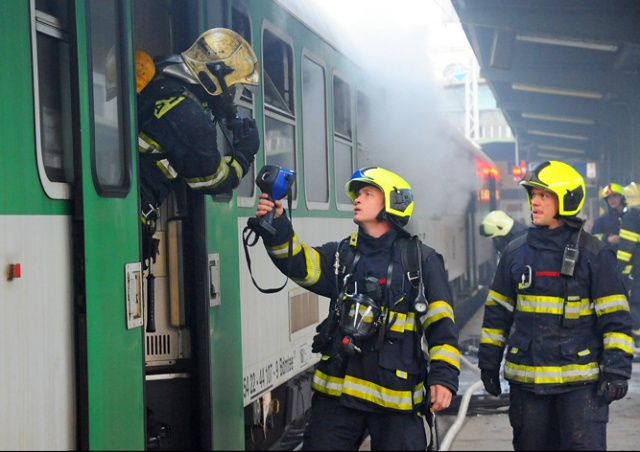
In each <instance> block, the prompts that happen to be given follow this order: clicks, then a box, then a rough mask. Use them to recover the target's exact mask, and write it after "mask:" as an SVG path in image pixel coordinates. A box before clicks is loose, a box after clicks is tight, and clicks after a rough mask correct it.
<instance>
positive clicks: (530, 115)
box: [522, 112, 596, 126]
mask: <svg viewBox="0 0 640 452" xmlns="http://www.w3.org/2000/svg"><path fill="white" fill-rule="evenodd" d="M522 117H523V118H528V119H540V120H543V121H558V122H570V123H572V124H587V125H590V126H592V125H594V124H595V123H596V122H595V121H594V120H593V119H587V118H577V117H569V116H556V115H544V114H540V113H527V112H523V113H522Z"/></svg>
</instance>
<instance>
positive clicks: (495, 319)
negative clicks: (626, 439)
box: [478, 160, 633, 450]
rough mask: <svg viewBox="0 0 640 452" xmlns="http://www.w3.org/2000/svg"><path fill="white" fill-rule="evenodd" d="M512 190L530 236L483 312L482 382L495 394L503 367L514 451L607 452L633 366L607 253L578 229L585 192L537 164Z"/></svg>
mask: <svg viewBox="0 0 640 452" xmlns="http://www.w3.org/2000/svg"><path fill="white" fill-rule="evenodd" d="M520 185H521V186H522V187H523V188H524V189H525V190H526V192H527V197H528V200H529V206H530V208H531V219H532V227H531V228H529V230H528V232H527V234H526V235H523V236H521V237H519V238H518V239H516V240H514V241H513V242H511V243H510V244H509V245H508V246H507V247H506V249H505V250H504V253H503V254H502V257H501V258H500V260H499V262H498V268H497V270H496V273H495V276H494V279H493V282H492V284H491V288H490V290H489V294H488V296H487V300H486V303H485V308H484V319H483V322H482V330H481V338H480V347H479V350H478V367H479V368H480V370H481V379H482V382H483V383H484V387H485V389H486V391H487V392H488V393H489V394H491V395H494V396H498V395H500V394H501V392H502V386H501V383H500V369H501V364H502V362H503V359H504V378H505V380H507V381H508V383H509V392H510V394H509V401H510V403H509V420H510V423H511V427H512V430H513V446H514V449H515V450H576V449H589V450H606V449H607V444H606V429H607V419H608V418H609V404H610V403H611V402H612V401H614V400H618V399H621V398H622V397H624V396H625V395H626V393H627V389H628V383H627V380H628V379H629V377H630V376H631V365H632V358H633V343H632V339H631V315H630V314H629V303H628V302H627V298H626V296H625V290H624V285H623V282H622V277H621V276H620V272H619V271H618V266H617V264H616V259H615V254H614V252H613V250H612V249H611V248H609V247H607V246H606V245H605V244H604V243H603V242H602V241H601V240H598V239H596V238H595V237H593V236H592V235H591V234H589V233H588V232H586V231H584V230H583V229H582V227H583V223H584V222H583V220H582V219H581V218H579V217H578V216H577V215H578V214H579V212H580V210H581V209H582V205H583V204H584V200H585V184H584V180H583V178H582V176H581V175H580V174H579V173H578V172H577V171H576V170H575V169H574V168H573V167H571V166H570V165H567V164H566V163H563V162H559V161H556V160H550V161H546V162H543V163H540V164H539V165H537V166H536V167H535V168H533V169H532V170H531V171H529V172H527V174H526V175H525V177H524V178H523V179H522V181H521V182H520ZM505 349H506V353H505ZM578 414H579V415H578Z"/></svg>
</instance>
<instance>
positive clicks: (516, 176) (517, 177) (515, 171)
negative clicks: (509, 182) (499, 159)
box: [511, 166, 524, 182]
mask: <svg viewBox="0 0 640 452" xmlns="http://www.w3.org/2000/svg"><path fill="white" fill-rule="evenodd" d="M511 174H512V175H513V180H514V181H516V182H520V181H521V180H522V178H523V177H524V169H523V168H520V167H519V166H514V167H513V168H511Z"/></svg>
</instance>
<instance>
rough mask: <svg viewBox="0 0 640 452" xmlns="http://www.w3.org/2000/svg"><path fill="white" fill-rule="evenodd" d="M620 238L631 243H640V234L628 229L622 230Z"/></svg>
mask: <svg viewBox="0 0 640 452" xmlns="http://www.w3.org/2000/svg"><path fill="white" fill-rule="evenodd" d="M620 238H621V239H624V240H628V241H630V242H636V243H637V242H640V234H638V233H637V232H633V231H630V230H628V229H620Z"/></svg>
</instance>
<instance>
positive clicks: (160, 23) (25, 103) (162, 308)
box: [0, 0, 497, 450]
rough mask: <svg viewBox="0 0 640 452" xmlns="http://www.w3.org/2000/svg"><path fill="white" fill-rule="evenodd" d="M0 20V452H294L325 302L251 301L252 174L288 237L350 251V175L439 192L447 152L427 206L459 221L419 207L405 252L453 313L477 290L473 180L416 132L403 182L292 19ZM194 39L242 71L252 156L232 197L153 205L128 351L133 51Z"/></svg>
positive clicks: (206, 3) (482, 172)
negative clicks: (447, 181)
mask: <svg viewBox="0 0 640 452" xmlns="http://www.w3.org/2000/svg"><path fill="white" fill-rule="evenodd" d="M310 12H311V13H312V15H311V16H309V13H310ZM0 16H1V17H3V18H4V25H3V26H2V27H1V28H0V38H1V39H0V54H2V55H3V64H4V69H3V70H2V71H0V81H1V83H0V86H1V87H2V88H1V89H2V92H3V96H2V97H3V104H2V107H1V108H0V116H1V118H0V123H1V124H2V131H3V133H2V144H1V145H0V146H1V147H0V168H1V169H0V171H1V173H0V174H1V176H2V177H0V193H1V195H0V260H1V261H2V266H3V270H4V276H3V278H2V280H1V282H0V307H1V309H2V311H1V315H0V338H1V340H2V344H3V353H2V357H3V359H2V370H0V388H2V390H1V393H0V394H1V396H0V401H1V403H0V425H2V426H3V429H2V430H3V434H2V435H1V437H0V449H5V450H47V449H49V450H74V449H83V450H84V449H91V450H266V449H268V448H281V449H286V448H291V449H293V448H295V447H296V444H299V442H300V435H301V431H302V429H303V428H304V423H305V417H306V416H307V415H308V410H309V406H310V397H311V385H310V383H311V382H310V373H311V371H312V369H313V366H314V364H315V363H316V362H317V360H318V358H319V357H318V356H317V355H314V354H312V352H311V341H312V338H313V335H314V334H315V327H316V325H317V324H318V323H319V322H320V321H321V320H322V319H323V318H324V317H325V315H326V313H327V310H328V300H325V299H319V298H318V297H317V296H315V295H313V294H310V293H308V292H306V291H305V290H303V289H301V288H299V287H297V286H295V285H294V284H293V283H291V282H290V281H288V282H286V284H284V288H283V289H282V290H280V291H277V292H274V293H263V292H262V291H261V290H259V288H258V287H256V286H260V287H262V288H273V287H279V286H280V285H283V283H284V282H285V277H284V276H283V275H282V274H279V273H278V272H277V271H276V270H275V267H274V266H273V265H271V263H270V262H269V260H268V258H267V257H266V254H265V253H264V250H263V249H262V248H263V247H262V246H256V247H251V246H249V245H248V244H247V243H246V241H245V240H244V239H245V237H244V234H243V232H244V228H245V226H246V224H247V220H248V219H249V218H251V217H252V216H253V215H254V213H255V209H256V205H257V198H258V195H259V193H260V190H259V189H258V188H257V187H256V184H255V177H256V175H257V174H258V172H259V171H260V169H261V168H262V167H263V166H264V165H265V164H270V165H276V166H279V167H283V168H288V169H290V170H293V171H295V172H296V182H295V185H294V187H293V188H294V190H293V196H292V200H291V201H292V207H293V209H292V218H293V222H294V226H295V228H296V231H297V233H298V236H299V237H300V238H301V240H303V241H305V242H308V243H310V244H320V243H323V242H324V241H328V240H337V239H339V238H340V237H342V236H346V235H348V234H349V233H350V232H352V231H353V230H354V224H353V222H352V221H351V218H352V206H351V204H350V202H349V199H348V197H347V196H346V194H345V193H344V184H345V182H346V180H347V179H348V178H349V177H350V175H351V174H352V173H353V171H355V170H356V169H357V168H359V167H362V166H365V165H369V164H372V165H375V164H378V163H376V162H377V160H376V158H377V157H376V155H382V154H385V155H386V158H387V162H389V165H390V166H392V167H391V168H390V169H392V170H396V171H398V172H401V173H402V174H407V176H406V177H407V179H408V180H409V181H412V180H416V181H417V179H418V178H420V177H423V176H424V177H426V178H428V177H429V174H430V171H431V172H433V171H442V169H441V168H440V169H438V168H435V167H433V168H432V166H434V165H430V163H429V161H430V155H432V154H430V153H436V152H442V153H445V151H446V154H447V155H448V157H447V159H448V160H447V161H448V162H450V163H453V164H455V165H456V172H457V173H458V174H461V175H463V177H464V178H465V179H466V180H467V182H468V184H467V186H460V187H457V186H456V187H452V188H451V191H450V192H449V194H448V195H447V196H451V197H459V199H461V200H463V201H462V202H461V205H462V207H461V208H460V209H457V210H456V209H452V210H450V211H449V212H447V213H446V214H440V213H438V214H436V213H434V210H433V209H429V208H428V201H427V204H426V206H427V207H426V208H425V209H424V214H423V216H422V217H420V216H418V215H416V219H415V222H414V224H413V226H412V227H413V228H414V231H413V232H414V233H415V234H418V235H420V236H421V238H423V239H424V240H425V241H427V242H428V243H429V244H431V245H432V246H434V247H435V248H437V249H438V250H439V251H440V252H441V253H442V254H443V255H444V257H445V261H446V264H447V269H448V271H449V277H450V282H451V284H452V287H453V288H454V290H455V292H456V294H457V296H458V297H459V298H460V300H463V299H465V297H467V296H468V295H469V294H470V293H471V292H472V291H473V290H474V288H475V287H477V285H478V284H480V283H482V281H483V280H484V279H486V278H487V277H488V275H490V273H491V268H492V266H493V265H495V262H494V260H495V258H494V256H493V254H492V249H491V244H490V242H488V241H483V240H482V239H479V240H477V239H478V234H477V231H476V230H477V224H478V221H479V218H481V217H482V216H483V215H484V214H485V213H486V212H488V211H489V210H491V209H493V208H495V199H496V196H497V194H496V183H495V175H494V174H492V171H495V166H494V165H493V163H492V162H491V161H490V160H489V159H488V158H487V157H486V156H485V155H484V154H483V153H482V151H481V150H480V149H478V148H476V147H475V146H472V145H471V144H470V143H468V142H466V141H465V140H463V139H461V138H459V137H457V135H456V134H455V133H453V132H450V131H449V129H448V128H447V127H444V126H443V127H436V128H437V129H439V130H440V136H439V137H438V138H437V139H434V140H436V141H434V142H433V146H431V147H430V148H429V149H425V154H424V161H421V162H418V164H419V166H421V167H422V168H421V171H422V172H421V173H420V174H422V175H423V176H418V175H412V173H410V171H409V170H410V169H411V166H410V165H409V166H403V165H406V162H403V161H402V158H401V154H400V153H399V149H397V143H394V139H396V138H397V137H395V138H394V137H393V134H388V135H392V137H391V139H389V140H387V141H385V140H383V139H382V138H379V137H377V136H376V132H378V133H379V132H380V130H381V129H383V128H385V127H388V126H390V124H389V123H387V124H386V125H385V124H379V123H378V122H377V121H376V120H375V118H376V117H377V115H376V114H375V113H376V111H379V110H380V108H382V107H381V106H379V105H377V93H379V92H380V91H379V90H378V88H377V87H376V86H377V85H376V83H377V82H375V81H373V80H372V79H371V78H370V74H368V73H367V72H366V71H365V70H363V67H361V66H360V65H359V64H358V63H357V62H356V61H355V60H354V59H353V58H351V57H350V56H349V52H347V51H344V49H341V44H340V40H339V39H336V37H335V36H334V37H332V36H329V34H330V33H331V32H330V30H332V27H330V26H327V25H326V24H325V25H324V27H322V24H318V16H317V15H315V14H313V11H311V10H310V7H309V5H308V4H307V2H300V1H298V2H295V1H286V2H285V1H273V0H233V1H232V0H228V1H224V0H30V1H27V0H23V1H2V2H0ZM314 24H315V25H314ZM214 27H226V28H231V29H233V30H235V31H237V32H238V33H240V34H241V35H243V36H244V37H245V38H246V39H247V40H248V41H249V42H250V43H251V44H252V46H253V48H254V50H255V52H256V55H257V56H258V60H259V65H260V71H261V73H260V78H261V84H260V88H259V89H258V91H257V92H256V93H249V92H246V93H245V94H244V95H243V97H242V99H240V101H239V104H238V109H239V112H240V114H241V116H244V117H252V118H255V119H256V122H257V124H258V128H259V131H260V136H261V147H260V150H259V152H258V154H257V156H256V162H255V164H254V168H253V170H252V172H251V174H249V175H247V176H246V177H245V179H244V180H243V182H242V184H241V185H240V187H239V188H238V189H237V190H236V191H234V192H233V193H232V194H229V195H228V196H217V197H212V196H204V195H202V194H198V193H195V192H189V191H188V192H187V193H185V199H186V204H185V203H180V202H178V200H176V199H175V196H172V197H170V198H169V199H168V200H167V201H166V202H165V204H163V206H162V207H161V221H160V225H159V231H158V235H159V237H160V239H161V240H160V247H159V250H160V254H159V258H158V261H157V262H156V263H155V265H154V268H153V271H154V275H155V300H154V302H155V322H156V328H155V331H153V332H148V331H147V328H146V326H147V308H148V299H147V292H146V284H147V275H146V274H145V273H146V272H145V271H143V268H144V267H143V265H142V262H141V259H142V257H141V255H142V254H141V248H142V247H141V240H140V232H139V229H140V228H139V212H140V199H139V195H140V191H139V175H138V155H137V122H136V92H135V67H134V52H135V50H136V49H142V50H144V51H146V52H147V53H149V54H150V55H152V56H154V57H156V56H162V55H169V54H178V53H180V52H182V51H183V50H185V49H187V48H188V47H189V46H190V45H191V44H192V43H193V41H194V40H195V39H196V38H197V37H198V36H199V35H200V34H201V33H202V32H203V31H205V30H207V29H210V28H214ZM323 30H324V31H323ZM110 59H111V62H109V61H110ZM113 61H115V66H114V65H113ZM114 68H115V72H114V73H109V71H110V70H112V69H114ZM114 74H115V75H114ZM114 76H115V80H116V86H117V93H116V95H115V96H113V97H112V96H107V95H106V91H107V88H108V87H109V86H108V85H109V83H110V80H109V77H114ZM406 108H407V109H408V110H410V109H411V106H410V105H407V106H406ZM387 120H388V118H387ZM218 136H219V140H218V143H217V144H218V147H219V149H222V150H226V149H228V145H227V143H226V142H225V140H224V136H223V134H222V133H219V134H218ZM433 155H435V154H433ZM412 165H414V166H415V165H416V163H415V162H414V163H413V164H412ZM403 168H404V169H403ZM416 196H417V197H418V194H416ZM430 196H433V194H431V195H430ZM423 197H424V198H427V196H426V195H425V196H423ZM247 256H250V260H251V261H250V263H251V268H249V261H248V260H247ZM461 303H462V302H461Z"/></svg>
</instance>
